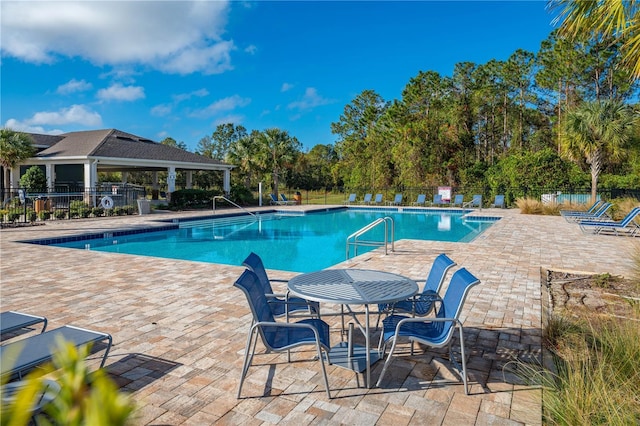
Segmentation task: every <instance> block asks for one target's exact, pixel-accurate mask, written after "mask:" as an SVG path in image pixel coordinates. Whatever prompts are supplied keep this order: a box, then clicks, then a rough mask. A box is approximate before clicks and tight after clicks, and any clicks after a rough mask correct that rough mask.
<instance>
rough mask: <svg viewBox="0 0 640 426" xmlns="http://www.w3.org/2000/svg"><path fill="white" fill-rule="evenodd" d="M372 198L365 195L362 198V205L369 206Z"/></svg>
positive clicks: (370, 195) (369, 195)
mask: <svg viewBox="0 0 640 426" xmlns="http://www.w3.org/2000/svg"><path fill="white" fill-rule="evenodd" d="M372 197H373V195H372V194H365V195H364V198H363V199H362V204H371V198H372Z"/></svg>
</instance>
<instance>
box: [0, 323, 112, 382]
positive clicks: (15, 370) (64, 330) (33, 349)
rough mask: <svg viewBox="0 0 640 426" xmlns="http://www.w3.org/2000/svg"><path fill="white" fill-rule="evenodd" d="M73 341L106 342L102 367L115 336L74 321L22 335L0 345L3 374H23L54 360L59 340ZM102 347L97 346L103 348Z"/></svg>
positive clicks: (0, 365)
mask: <svg viewBox="0 0 640 426" xmlns="http://www.w3.org/2000/svg"><path fill="white" fill-rule="evenodd" d="M61 340H62V341H64V342H68V343H71V344H73V345H74V346H76V347H80V346H84V345H89V344H94V343H98V342H106V345H107V346H106V350H105V353H104V355H103V357H102V362H101V363H100V368H102V367H104V363H105V361H106V360H107V355H109V350H110V349H111V344H112V338H111V335H109V334H107V333H102V332H99V331H91V330H86V329H84V328H78V327H74V326H71V325H65V326H63V327H60V328H56V329H54V330H48V331H45V332H43V333H40V334H36V335H33V336H29V337H26V338H24V339H20V340H18V341H16V342H11V343H8V344H6V345H3V346H0V359H1V360H2V363H0V377H13V376H15V377H19V378H21V377H22V376H23V375H24V374H25V373H26V372H28V371H29V370H32V369H33V368H35V367H37V366H39V365H42V364H44V363H46V362H48V361H51V359H52V358H53V355H54V354H55V353H56V352H57V350H58V347H57V346H56V345H57V342H58V341H61ZM101 349H102V348H94V350H101Z"/></svg>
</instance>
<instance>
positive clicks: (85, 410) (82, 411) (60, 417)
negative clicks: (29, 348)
mask: <svg viewBox="0 0 640 426" xmlns="http://www.w3.org/2000/svg"><path fill="white" fill-rule="evenodd" d="M58 345H59V350H58V351H57V352H56V354H55V355H54V357H53V362H52V363H50V364H48V365H45V366H44V367H43V368H42V369H38V370H35V371H34V372H33V373H31V374H29V375H28V376H27V378H26V380H25V382H26V386H24V387H22V388H21V389H20V390H19V391H18V392H17V394H16V396H15V398H14V399H13V400H11V402H10V403H9V404H3V406H2V416H1V418H0V420H1V424H2V425H3V426H4V425H12V426H26V425H28V424H38V425H40V424H54V425H78V426H79V425H96V426H103V425H104V426H107V425H114V426H120V425H126V424H128V419H129V417H130V416H131V414H132V413H133V410H134V408H135V406H134V404H133V401H132V399H131V397H130V396H128V395H127V394H125V393H123V392H120V391H119V390H118V388H117V387H116V385H115V384H114V383H113V381H112V380H111V379H110V378H109V377H108V376H107V374H106V373H105V372H104V370H102V369H100V370H98V371H95V372H93V373H90V372H89V370H88V368H87V365H86V361H85V359H86V357H87V355H88V354H89V347H88V346H84V347H82V348H79V349H76V348H75V346H74V345H73V344H69V343H64V342H58ZM45 374H46V379H47V380H45ZM51 380H53V381H55V382H56V383H57V384H58V385H59V386H60V391H59V393H58V395H57V396H56V398H54V399H53V400H52V401H51V402H49V403H48V404H47V405H45V406H44V408H43V412H42V413H40V414H37V415H36V416H35V419H33V421H32V420H31V414H30V412H31V409H30V407H33V406H34V405H35V404H36V403H37V402H38V401H39V398H41V395H42V391H43V389H45V386H47V381H51Z"/></svg>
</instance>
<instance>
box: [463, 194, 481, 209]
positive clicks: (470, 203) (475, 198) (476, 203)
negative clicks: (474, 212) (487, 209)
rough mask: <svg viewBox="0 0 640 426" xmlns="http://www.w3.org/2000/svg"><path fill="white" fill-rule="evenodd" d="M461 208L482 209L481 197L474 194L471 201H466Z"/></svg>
mask: <svg viewBox="0 0 640 426" xmlns="http://www.w3.org/2000/svg"><path fill="white" fill-rule="evenodd" d="M462 206H463V207H478V208H482V195H480V194H476V195H474V196H473V198H472V199H471V201H467V202H466V203H464V204H463V205H462Z"/></svg>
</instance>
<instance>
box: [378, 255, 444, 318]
mask: <svg viewBox="0 0 640 426" xmlns="http://www.w3.org/2000/svg"><path fill="white" fill-rule="evenodd" d="M455 265H456V262H454V261H453V260H452V259H451V258H450V257H449V256H447V255H446V254H445V253H441V254H439V255H438V256H437V257H436V258H435V259H434V260H433V264H432V265H431V269H430V270H429V275H427V279H426V281H425V283H424V287H423V288H422V292H420V294H418V295H416V296H414V297H412V298H411V299H408V300H402V301H400V302H396V303H395V304H380V305H378V322H377V323H376V328H378V324H379V322H380V317H381V316H382V314H383V313H386V314H387V315H389V314H392V313H396V312H405V313H410V314H412V316H414V317H415V316H420V317H423V316H425V315H428V314H429V313H430V312H431V310H432V309H433V307H434V305H435V302H436V301H438V300H440V294H439V293H440V288H441V287H442V283H444V278H445V276H446V275H447V272H448V271H449V269H451V268H452V267H454V266H455Z"/></svg>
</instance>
